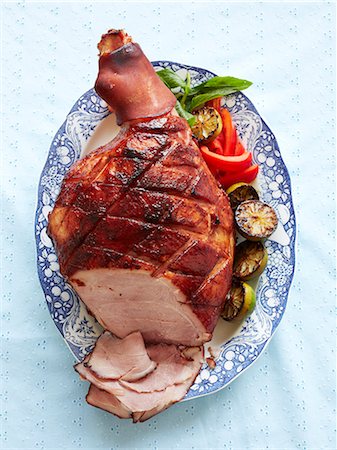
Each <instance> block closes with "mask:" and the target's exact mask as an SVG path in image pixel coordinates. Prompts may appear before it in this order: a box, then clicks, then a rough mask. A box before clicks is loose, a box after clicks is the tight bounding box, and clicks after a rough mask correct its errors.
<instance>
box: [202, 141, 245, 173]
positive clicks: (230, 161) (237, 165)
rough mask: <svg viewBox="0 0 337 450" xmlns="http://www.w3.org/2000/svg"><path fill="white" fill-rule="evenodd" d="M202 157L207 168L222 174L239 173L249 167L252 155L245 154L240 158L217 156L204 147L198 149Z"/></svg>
mask: <svg viewBox="0 0 337 450" xmlns="http://www.w3.org/2000/svg"><path fill="white" fill-rule="evenodd" d="M200 150H201V153H202V156H203V157H204V160H205V161H206V163H207V164H208V165H209V166H212V167H213V168H217V169H219V170H222V171H224V172H240V171H242V170H245V169H246V168H247V167H249V166H250V165H251V162H252V154H251V153H249V152H245V153H243V154H242V155H240V156H225V155H218V154H216V153H213V152H212V151H210V150H209V149H208V148H207V147H206V146H205V145H202V146H201V147H200Z"/></svg>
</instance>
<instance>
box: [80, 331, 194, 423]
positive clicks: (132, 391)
mask: <svg viewBox="0 0 337 450" xmlns="http://www.w3.org/2000/svg"><path fill="white" fill-rule="evenodd" d="M134 335H137V336H136V337H137V339H139V335H140V333H138V334H137V333H132V334H131V335H129V336H128V337H126V338H124V339H117V338H113V339H114V340H113V346H112V347H113V349H114V353H113V354H110V353H109V357H108V361H109V362H108V363H107V362H106V360H107V356H106V354H107V352H106V350H107V348H108V347H109V346H111V345H112V344H111V342H110V340H109V339H107V338H108V337H109V336H111V335H110V333H107V332H105V333H103V335H102V337H100V338H99V340H98V343H97V345H96V347H95V349H94V350H93V352H92V354H91V355H89V356H87V357H86V358H85V360H84V361H83V362H82V363H80V364H77V365H76V366H75V370H76V371H77V372H78V373H79V374H80V376H81V378H82V379H84V380H87V381H89V382H90V383H92V385H91V387H90V390H89V393H88V395H87V401H88V403H89V404H91V405H93V406H96V407H99V408H102V409H104V410H106V411H109V412H111V413H112V414H115V415H117V416H118V417H122V418H129V417H132V418H133V420H134V421H135V422H136V421H144V420H146V419H148V418H150V417H152V416H153V415H155V414H157V413H159V412H161V411H163V410H164V409H166V408H168V407H169V406H170V405H172V404H173V403H175V402H178V401H179V400H181V399H182V398H183V397H184V396H185V395H186V393H187V391H188V389H189V388H190V386H191V385H192V384H193V382H194V380H195V378H196V376H197V374H198V372H199V370H200V367H201V363H202V358H203V348H202V347H189V348H186V347H182V346H180V347H178V346H175V345H166V344H156V345H149V346H148V347H147V348H146V351H147V355H148V358H149V361H150V362H151V363H152V367H153V369H152V371H151V372H148V373H147V374H146V375H145V376H143V377H142V374H143V373H144V371H143V369H141V370H139V371H138V379H137V376H136V375H135V374H136V373H137V372H136V371H134V372H133V374H134V377H133V379H132V380H130V379H128V380H126V379H125V374H122V372H123V371H124V369H125V368H126V367H127V366H126V365H125V366H124V369H123V370H120V369H121V362H120V360H121V358H122V359H124V360H125V361H127V360H128V361H131V359H132V358H131V355H132V353H133V352H134V349H133V347H130V346H128V345H126V343H128V342H131V339H132V340H134V339H135V336H134ZM140 338H141V335H140ZM125 342H126V343H125ZM104 344H105V345H106V347H105V351H103V349H102V347H103V345H104ZM118 345H119V346H120V349H122V348H123V350H124V353H122V352H121V351H119V350H118V349H117V347H118ZM101 360H102V361H101ZM143 361H144V359H141V362H143ZM116 366H117V367H118V371H119V373H121V374H122V375H121V376H120V378H118V379H113V378H114V377H115V376H116V373H117V371H116V368H115V367H116ZM148 367H150V366H148ZM99 374H101V375H103V377H101V376H100V375H99Z"/></svg>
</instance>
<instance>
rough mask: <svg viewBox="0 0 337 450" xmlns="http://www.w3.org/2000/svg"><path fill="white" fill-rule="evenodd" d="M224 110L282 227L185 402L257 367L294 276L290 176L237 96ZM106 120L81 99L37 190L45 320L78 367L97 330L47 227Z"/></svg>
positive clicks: (196, 72) (198, 76)
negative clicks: (66, 181) (243, 313)
mask: <svg viewBox="0 0 337 450" xmlns="http://www.w3.org/2000/svg"><path fill="white" fill-rule="evenodd" d="M153 65H154V67H155V68H156V69H159V68H160V67H168V68H171V69H172V70H174V71H179V73H180V75H182V76H183V75H184V74H186V70H189V72H190V73H191V79H192V83H193V84H199V83H201V82H203V81H205V80H207V79H209V78H212V77H213V76H214V74H213V73H211V72H209V71H208V70H204V69H200V68H197V67H189V66H185V65H183V64H178V63H172V62H168V61H157V62H154V63H153ZM224 104H225V105H226V107H227V108H228V109H229V110H230V112H231V114H232V116H233V120H234V122H235V125H236V128H237V130H238V133H239V135H240V137H241V139H242V141H243V143H244V145H245V146H246V147H247V149H248V150H249V151H251V152H252V154H253V159H254V161H255V162H256V163H258V164H259V166H260V173H259V179H258V185H259V190H260V196H261V198H262V199H263V200H264V201H266V202H267V203H269V204H270V205H271V206H273V207H274V208H275V210H276V212H277V214H278V217H279V226H278V228H277V230H276V232H275V233H274V234H273V236H272V237H271V239H270V240H269V241H267V244H266V245H267V248H268V254H269V261H268V265H267V268H266V270H265V271H264V273H263V275H262V276H261V277H260V279H259V282H258V285H257V291H256V292H257V306H256V309H255V311H254V312H253V314H252V315H251V316H250V317H249V318H248V319H246V321H245V322H244V323H242V324H239V325H236V327H235V325H234V326H233V325H232V324H228V323H227V322H224V321H223V320H221V319H220V321H219V324H218V326H217V328H216V330H215V333H214V338H213V341H212V342H211V344H210V346H211V347H212V349H213V352H214V353H216V354H217V359H216V367H215V368H214V369H210V368H209V367H208V366H207V365H204V366H203V368H202V370H201V371H200V373H199V375H198V377H197V379H196V381H195V383H194V385H193V386H192V387H191V389H190V390H189V392H188V393H187V395H186V399H191V398H193V397H199V396H202V395H206V394H210V393H212V392H215V391H217V390H219V389H221V388H223V387H225V386H226V385H227V384H228V383H230V382H231V381H232V380H233V379H234V378H236V377H237V376H238V375H240V374H241V373H242V372H243V371H244V370H245V369H246V368H248V367H249V366H250V365H251V364H252V363H253V362H254V361H255V360H256V358H257V357H258V356H259V355H260V354H261V352H262V350H263V349H264V347H265V346H266V344H267V343H268V341H269V340H270V339H271V337H272V335H273V333H274V332H275V330H276V328H277V326H278V325H279V323H280V321H281V318H282V316H283V313H284V310H285V307H286V304H287V297H288V292H289V288H290V284H291V281H292V278H293V273H294V265H295V254H294V245H295V215H294V210H293V205H292V199H291V189H290V179H289V174H288V172H287V169H286V167H285V165H284V163H283V161H282V158H281V155H280V150H279V148H278V145H277V142H276V139H275V136H274V135H273V133H272V132H271V131H270V129H269V128H268V127H267V125H266V124H265V123H264V121H263V120H262V119H261V117H260V116H259V114H258V113H257V111H256V109H255V108H254V106H253V105H252V103H251V102H250V101H249V100H248V98H247V97H246V96H245V95H243V94H242V93H237V94H233V95H230V96H228V97H226V99H225V100H224ZM108 115H109V112H108V109H107V106H106V103H105V102H103V101H102V100H101V99H100V98H99V97H98V96H97V95H96V93H95V92H94V90H93V89H91V90H89V91H88V92H86V93H85V94H84V95H82V97H80V99H79V100H78V101H77V102H76V103H75V105H74V106H73V108H72V110H71V111H70V113H69V114H68V116H67V118H66V120H65V122H64V124H63V125H62V126H61V128H60V129H59V131H58V132H57V134H56V136H55V137H54V139H53V142H52V144H51V147H50V150H49V154H48V159H47V162H46V164H45V166H44V168H43V171H42V174H41V179H40V183H39V189H38V205H37V211H36V221H35V235H36V244H37V270H38V274H39V278H40V282H41V286H42V289H43V291H44V294H45V297H46V301H47V305H48V308H49V311H50V315H51V317H52V319H53V321H54V322H55V325H56V326H57V328H58V330H59V331H60V333H61V334H62V336H63V338H64V340H65V342H66V343H67V344H68V346H69V348H70V350H71V351H72V353H73V354H74V356H75V357H76V359H78V360H82V359H83V358H84V356H85V355H86V354H87V353H88V352H89V351H90V350H91V349H92V346H93V344H94V342H95V340H96V338H97V337H98V336H99V334H100V333H101V327H100V325H99V324H98V323H97V322H96V321H95V320H94V319H93V318H92V317H91V316H90V315H89V314H88V312H87V310H86V308H85V306H84V305H83V303H82V302H81V301H80V299H79V298H78V296H77V295H76V293H75V292H74V291H73V289H72V288H71V286H70V285H69V284H68V283H67V282H66V281H65V279H64V278H63V276H62V275H61V274H60V272H59V265H58V262H57V257H56V254H55V249H54V247H53V244H52V242H51V240H50V239H49V237H48V235H47V232H46V228H47V222H48V214H49V212H50V211H51V210H52V208H53V206H54V203H55V200H56V197H57V195H58V193H59V190H60V187H61V183H62V179H63V177H64V175H65V173H66V172H67V171H68V169H69V168H70V166H71V165H72V164H73V163H74V162H75V161H77V160H78V159H79V158H81V156H83V154H84V153H85V152H86V151H88V149H87V144H88V141H90V140H91V142H92V143H93V142H95V133H97V130H98V129H99V128H100V126H101V125H102V123H103V122H104V119H105V121H106V120H109V119H110V118H109V119H106V118H107V116H108ZM98 125H100V126H98ZM95 130H96V131H95ZM207 347H209V345H207Z"/></svg>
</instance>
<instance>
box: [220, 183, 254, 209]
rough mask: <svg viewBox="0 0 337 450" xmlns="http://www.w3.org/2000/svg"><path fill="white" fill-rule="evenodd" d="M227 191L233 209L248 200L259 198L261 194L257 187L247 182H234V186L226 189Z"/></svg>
mask: <svg viewBox="0 0 337 450" xmlns="http://www.w3.org/2000/svg"><path fill="white" fill-rule="evenodd" d="M226 193H227V195H228V197H229V201H230V203H231V207H232V209H233V210H235V209H236V208H237V207H238V206H239V205H240V203H242V202H244V201H246V200H259V194H258V193H257V192H256V189H255V188H253V186H251V185H250V184H247V183H235V184H232V186H230V187H229V188H228V189H227V190H226Z"/></svg>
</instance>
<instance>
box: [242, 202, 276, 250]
mask: <svg viewBox="0 0 337 450" xmlns="http://www.w3.org/2000/svg"><path fill="white" fill-rule="evenodd" d="M235 223H236V226H237V228H238V231H239V233H240V234H241V235H242V236H243V237H245V238H246V239H249V240H251V241H260V240H261V239H265V238H268V237H269V236H270V235H271V234H272V233H273V232H274V231H275V229H276V227H277V223H278V219H277V215H276V213H275V211H274V209H273V208H272V207H271V206H269V205H267V204H266V203H263V202H261V201H260V200H247V201H245V202H242V203H241V204H240V205H239V206H238V207H237V208H236V211H235Z"/></svg>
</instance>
